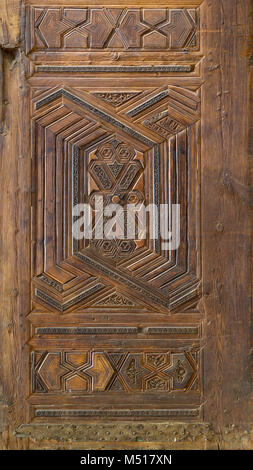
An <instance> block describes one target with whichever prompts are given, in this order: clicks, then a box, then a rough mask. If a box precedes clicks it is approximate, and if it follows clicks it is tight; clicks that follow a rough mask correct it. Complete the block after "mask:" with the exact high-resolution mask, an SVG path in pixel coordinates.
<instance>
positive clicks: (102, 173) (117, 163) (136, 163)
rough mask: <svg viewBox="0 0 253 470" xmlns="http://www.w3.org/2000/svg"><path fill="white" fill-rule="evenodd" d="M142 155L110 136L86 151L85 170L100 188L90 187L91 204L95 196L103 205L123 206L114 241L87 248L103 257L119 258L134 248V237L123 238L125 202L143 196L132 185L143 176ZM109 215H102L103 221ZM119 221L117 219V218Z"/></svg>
mask: <svg viewBox="0 0 253 470" xmlns="http://www.w3.org/2000/svg"><path fill="white" fill-rule="evenodd" d="M140 156H142V154H141V153H140V152H138V151H136V150H135V149H134V147H133V146H132V145H131V144H128V143H125V142H121V141H119V140H117V139H116V138H115V139H111V140H110V141H108V142H107V143H104V144H102V145H100V146H99V147H98V148H97V149H96V150H95V151H93V152H91V153H90V154H89V159H90V163H89V167H88V172H89V174H90V176H91V178H92V180H93V183H92V182H91V183H90V187H93V186H94V183H95V184H96V186H97V188H99V190H97V189H96V190H92V191H91V193H90V195H89V202H90V205H91V207H93V208H94V207H95V201H96V196H97V197H98V196H102V197H103V201H104V204H105V205H109V204H118V205H120V206H121V207H122V209H123V215H122V226H121V227H120V233H117V234H116V233H115V239H113V240H106V239H103V240H92V241H91V242H90V247H91V248H95V249H96V250H98V251H99V253H100V254H101V255H102V256H106V257H110V258H122V257H125V256H129V255H130V254H131V253H133V252H134V251H135V249H136V243H135V241H134V240H127V239H124V238H126V236H127V232H126V222H127V215H126V207H127V204H129V203H133V204H137V203H140V202H143V201H144V195H143V194H142V193H141V192H140V191H139V190H136V189H135V184H136V182H137V180H139V179H140V178H141V177H142V176H143V172H144V168H143V164H142V163H141V161H140V159H139V158H138V157H140ZM108 220H109V218H107V217H106V216H104V223H106V221H108ZM119 223H120V221H119Z"/></svg>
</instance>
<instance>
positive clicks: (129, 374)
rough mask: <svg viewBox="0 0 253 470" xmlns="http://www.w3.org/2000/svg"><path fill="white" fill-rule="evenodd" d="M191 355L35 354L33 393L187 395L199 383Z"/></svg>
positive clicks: (196, 363) (183, 353)
mask: <svg viewBox="0 0 253 470" xmlns="http://www.w3.org/2000/svg"><path fill="white" fill-rule="evenodd" d="M198 371H199V365H198V359H197V358H196V351H195V352H194V354H192V353H191V352H185V351H181V352H173V351H170V352H164V353H157V352H154V353H152V352H151V353H146V352H117V351H114V352H110V351H108V352H95V351H86V352H68V351H63V352H44V353H42V352H34V353H32V379H33V392H35V393H41V392H43V393H50V392H56V391H57V392H60V393H64V392H65V393H67V392H68V393H71V392H80V393H85V392H91V391H97V392H106V391H111V392H113V391H118V390H121V391H124V392H134V391H135V392H147V391H152V392H156V391H157V392H159V391H166V392H171V391H184V392H186V391H188V390H190V389H191V388H192V386H193V385H194V384H195V385H196V381H197V379H198Z"/></svg>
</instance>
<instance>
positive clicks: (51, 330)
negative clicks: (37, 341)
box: [35, 326, 138, 335]
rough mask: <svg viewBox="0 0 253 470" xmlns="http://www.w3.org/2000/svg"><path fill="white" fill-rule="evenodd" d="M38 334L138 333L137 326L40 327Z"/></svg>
mask: <svg viewBox="0 0 253 470" xmlns="http://www.w3.org/2000/svg"><path fill="white" fill-rule="evenodd" d="M35 332H36V334H38V335H121V334H128V335H134V334H137V333H138V328H135V327H123V326H122V327H114V328H113V327H79V328H75V327H40V328H36V330H35Z"/></svg>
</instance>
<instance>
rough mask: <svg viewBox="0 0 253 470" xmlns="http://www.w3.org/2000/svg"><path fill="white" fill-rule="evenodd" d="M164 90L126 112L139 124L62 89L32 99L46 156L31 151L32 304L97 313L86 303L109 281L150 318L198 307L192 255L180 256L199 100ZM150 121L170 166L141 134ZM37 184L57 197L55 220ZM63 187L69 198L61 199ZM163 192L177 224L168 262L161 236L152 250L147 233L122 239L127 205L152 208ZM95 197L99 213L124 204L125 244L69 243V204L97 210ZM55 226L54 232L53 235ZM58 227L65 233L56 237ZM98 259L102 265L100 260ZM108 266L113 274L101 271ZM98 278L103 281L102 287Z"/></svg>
mask: <svg viewBox="0 0 253 470" xmlns="http://www.w3.org/2000/svg"><path fill="white" fill-rule="evenodd" d="M128 89H129V88H128ZM165 91H166V93H165V92H164V91H162V92H161V90H159V93H158V90H157V91H156V90H154V91H152V93H151V98H148V99H146V101H144V102H143V101H142V103H141V104H139V105H138V106H137V107H136V105H135V106H134V105H133V107H134V110H135V112H134V115H135V114H136V113H137V114H138V113H139V112H141V113H142V117H141V118H140V119H138V116H137V119H138V121H137V122H136V123H135V122H134V123H133V122H132V121H131V120H130V118H124V119H125V121H124V122H122V119H123V118H121V117H120V118H118V116H115V117H114V116H113V112H109V111H107V112H105V111H103V110H102V109H100V108H99V100H97V103H96V104H95V105H93V104H92V103H91V102H90V96H91V93H92V89H90V90H89V92H88V91H84V92H82V91H80V92H78V91H75V92H73V91H71V90H66V89H65V88H59V89H58V90H57V89H55V90H54V91H50V90H49V91H47V92H45V93H44V94H43V97H42V98H41V95H39V97H38V98H36V97H35V98H34V102H35V110H36V113H37V116H36V126H35V131H36V141H38V142H39V141H40V139H41V140H43V139H44V142H45V149H46V153H45V152H43V148H42V147H41V146H39V145H38V147H37V150H36V152H35V159H36V161H37V163H36V165H37V168H38V175H37V176H36V178H37V180H36V181H35V187H36V194H37V203H36V204H37V205H36V210H35V212H36V214H37V227H38V230H39V232H38V233H39V234H40V235H39V239H38V241H36V245H35V249H36V256H37V261H36V264H35V267H36V272H35V276H36V277H35V279H34V283H35V287H36V290H35V300H36V301H37V300H39V304H40V305H41V303H42V304H44V303H46V305H47V306H49V307H52V308H53V309H57V310H58V311H61V312H65V311H68V312H70V311H71V308H72V309H77V308H81V307H82V306H83V305H84V306H85V305H88V303H90V302H92V306H94V300H93V298H92V297H91V296H95V295H96V294H97V293H99V294H100V290H101V291H102V289H105V288H106V287H108V283H109V286H110V287H113V284H114V279H117V281H119V282H120V283H122V284H124V286H126V285H127V286H129V287H130V288H132V287H133V288H134V289H135V290H136V292H138V295H141V297H142V299H143V300H144V301H145V300H146V301H147V299H148V302H149V303H150V302H152V304H153V307H154V309H156V308H157V306H158V305H159V307H160V306H161V307H162V308H163V311H164V309H166V311H167V312H168V310H170V309H176V308H179V307H180V305H181V304H186V303H187V302H190V301H191V302H192V301H193V300H194V299H196V298H198V296H199V279H198V278H197V276H196V274H195V273H196V264H195V260H194V256H190V255H189V256H188V255H187V252H189V250H192V249H193V247H194V244H193V239H194V237H195V236H196V235H194V231H195V227H194V223H195V222H197V219H196V213H195V214H194V215H193V218H192V225H191V237H192V242H191V243H189V241H188V240H187V237H188V234H187V232H186V227H184V221H185V220H186V211H187V210H188V209H187V204H188V192H187V187H186V185H185V184H186V183H185V182H186V181H187V180H188V178H190V179H191V180H192V181H191V182H190V180H189V181H188V182H187V184H189V185H190V186H189V187H191V188H192V190H193V191H194V188H197V186H196V184H197V182H196V174H195V172H192V171H191V172H189V171H188V169H190V168H191V165H192V161H193V152H194V150H193V148H194V146H195V145H196V133H197V129H196V126H195V123H196V122H197V120H198V119H199V101H200V99H199V96H198V94H197V93H196V92H193V91H190V90H187V89H184V88H181V87H176V86H170V87H167V90H165ZM144 98H145V96H144V97H143V98H142V100H143V99H144ZM158 99H162V100H163V105H162V106H163V109H164V108H165V106H166V108H168V109H169V113H168V114H167V111H166V109H164V110H163V111H161V112H162V115H160V114H159V113H157V112H156V111H155V109H154V103H155V104H156V103H157V100H158ZM54 102H55V104H54ZM131 102H132V101H131ZM139 102H140V101H139ZM52 106H54V107H53V109H51V108H52ZM150 106H152V111H151V113H150V109H149V107H150ZM158 106H159V104H158ZM45 107H46V110H45ZM47 107H48V112H47ZM186 109H187V112H186V111H185V110H186ZM45 111H46V112H45ZM40 113H42V114H40ZM145 114H146V115H147V117H146V119H145ZM157 114H159V116H158V119H157V118H155V119H153V121H155V120H157V121H159V122H158V124H157V126H158V125H159V135H160V136H161V135H162V134H161V133H160V129H162V132H163V133H166V136H167V133H169V137H168V142H167V144H166V147H165V149H166V152H168V155H170V158H167V156H166V155H165V154H164V148H163V147H164V146H163V144H161V147H160V144H156V143H155V141H151V140H150V138H147V137H146V135H145V131H144V130H143V129H145V126H144V125H143V123H145V122H146V121H148V120H149V122H151V121H152V118H153V116H156V115H157ZM171 116H173V117H171ZM126 119H128V122H127V123H126ZM107 124H108V125H110V128H108V127H107ZM162 126H163V127H162ZM190 126H191V127H190ZM112 127H113V128H114V129H112ZM181 129H182V130H181ZM148 132H149V131H148ZM157 134H158V131H157ZM175 134H176V138H175V137H174V136H175ZM79 136H80V137H79ZM159 138H160V137H159ZM162 138H163V139H164V140H166V138H167V137H165V135H162ZM190 141H191V142H192V144H191V145H189V142H190ZM76 142H78V144H76ZM66 144H67V145H66ZM54 149H56V153H55V151H54ZM40 162H41V164H40ZM43 165H44V169H43ZM54 165H58V166H59V173H58V177H57V178H56V177H55V172H54V171H53V167H54ZM161 165H163V171H161V168H162V166H161ZM43 175H45V185H46V186H47V187H51V188H52V190H53V191H54V192H55V194H57V195H58V196H57V197H59V200H58V202H57V205H56V206H55V208H56V209H57V212H55V213H54V212H53V207H52V202H51V199H50V196H49V193H48V192H45V193H44V200H43V186H41V181H42V179H43V177H44V176H43ZM174 181H178V184H177V185H174V183H173V182H174ZM149 185H150V188H149V189H148V186H149ZM46 186H45V187H46ZM64 187H67V188H68V190H67V191H66V192H65V193H64V197H63V196H62V197H61V198H60V194H63V188H64ZM162 188H168V190H169V191H170V200H171V203H176V202H177V203H179V204H180V214H181V219H182V224H183V225H181V229H182V230H181V233H182V237H183V238H182V243H181V244H180V247H179V251H178V254H177V255H176V254H175V252H171V253H170V255H169V258H168V253H166V252H165V253H164V252H162V251H161V248H160V238H159V237H160V235H159V233H158V240H155V241H154V242H153V241H150V240H149V239H148V237H149V233H147V239H145V240H137V239H136V240H129V239H127V237H126V226H125V222H126V217H125V208H126V205H127V204H130V203H131V204H135V205H136V204H139V203H145V204H149V203H150V202H155V203H156V204H159V201H161V199H160V198H161V196H162ZM179 188H180V192H178V189H179ZM96 195H100V196H101V195H102V196H103V198H104V203H105V205H107V204H111V203H112V204H113V203H117V204H119V205H121V207H122V209H123V212H124V217H123V219H122V222H121V226H120V231H121V234H122V237H123V236H125V237H126V238H125V239H121V238H120V237H118V238H117V240H116V239H106V238H104V239H101V240H87V241H86V242H85V243H84V242H82V243H81V242H80V243H79V244H78V243H76V241H75V243H74V242H71V241H68V240H69V236H70V235H69V234H71V227H70V226H69V223H70V221H71V215H70V214H69V210H70V209H71V206H72V204H78V203H80V202H90V205H91V207H92V208H93V210H94V198H95V196H96ZM167 196H169V195H167ZM167 196H166V197H167ZM168 200H169V198H168ZM164 202H167V199H166V200H165V201H164ZM43 204H44V206H43ZM43 210H44V217H46V219H45V220H47V217H48V214H49V215H50V220H49V219H48V222H47V223H44V224H43V223H42V221H43ZM194 221H195V222H194ZM58 222H59V223H60V225H59V226H58V227H57V223H58ZM63 222H64V224H66V226H64V227H63V228H64V231H63V232H62V226H63ZM93 223H94V217H93ZM119 225H120V224H119ZM93 227H94V226H93ZM56 233H59V236H58V237H55V234H56ZM61 233H62V235H61ZM64 237H65V238H64ZM41 239H44V241H45V242H44V244H41V243H40V240H41ZM45 247H46V251H45ZM56 253H58V254H57V256H58V261H57V268H56V267H55V263H56V259H55V256H56ZM180 253H181V254H180ZM73 256H74V259H73ZM95 256H98V258H99V259H98V260H97V261H96V260H95V259H94V258H95ZM77 258H78V261H77ZM107 261H108V262H109V263H110V269H107V267H106V266H105V265H104V263H107ZM77 263H78V265H77ZM87 263H88V264H87ZM189 263H192V268H191V267H190V266H188V264H189ZM90 269H91V270H90ZM94 269H95V273H94ZM92 271H93V273H94V274H92ZM101 274H102V277H103V279H99V278H100V276H101ZM104 277H105V279H104ZM177 278H178V280H177ZM70 279H71V283H70V282H69V280H70ZM98 279H99V280H98ZM174 279H175V281H174ZM72 280H73V281H72ZM135 280H137V282H138V283H139V284H137V282H136V281H135ZM73 284H74V285H73ZM174 284H175V286H176V290H175V294H174ZM69 288H70V289H69ZM68 289H69V290H68ZM157 294H158V295H157ZM90 297H91V298H90ZM100 298H101V297H100Z"/></svg>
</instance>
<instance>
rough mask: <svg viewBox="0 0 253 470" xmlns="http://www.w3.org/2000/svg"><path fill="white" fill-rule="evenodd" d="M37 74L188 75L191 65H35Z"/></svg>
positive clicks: (191, 69) (192, 67) (192, 68)
mask: <svg viewBox="0 0 253 470" xmlns="http://www.w3.org/2000/svg"><path fill="white" fill-rule="evenodd" d="M35 70H36V72H38V73H64V72H68V73H71V72H73V73H74V72H79V73H87V72H88V73H102V72H105V73H173V72H175V73H182V72H184V73H190V72H192V71H193V70H194V66H193V65H152V66H149V65H142V66H138V65H120V66H118V65H111V66H109V65H104V66H103V65H72V66H70V65H36V66H35Z"/></svg>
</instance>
